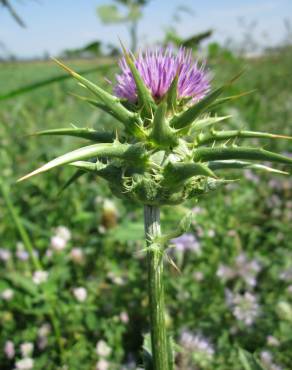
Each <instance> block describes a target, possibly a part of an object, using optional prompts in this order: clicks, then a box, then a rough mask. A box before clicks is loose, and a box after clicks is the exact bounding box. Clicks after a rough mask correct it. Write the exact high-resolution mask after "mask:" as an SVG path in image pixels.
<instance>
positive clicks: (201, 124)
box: [182, 116, 232, 137]
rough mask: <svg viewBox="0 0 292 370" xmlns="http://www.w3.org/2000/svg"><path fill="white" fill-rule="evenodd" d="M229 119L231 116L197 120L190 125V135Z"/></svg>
mask: <svg viewBox="0 0 292 370" xmlns="http://www.w3.org/2000/svg"><path fill="white" fill-rule="evenodd" d="M231 117H232V116H223V117H205V118H201V119H198V120H196V121H195V122H194V123H193V124H192V127H191V131H190V134H192V133H194V132H197V131H201V130H203V129H205V128H206V127H209V126H213V125H215V124H216V123H218V122H221V121H224V120H226V119H228V118H231ZM182 130H184V129H182ZM199 137H200V136H199Z"/></svg>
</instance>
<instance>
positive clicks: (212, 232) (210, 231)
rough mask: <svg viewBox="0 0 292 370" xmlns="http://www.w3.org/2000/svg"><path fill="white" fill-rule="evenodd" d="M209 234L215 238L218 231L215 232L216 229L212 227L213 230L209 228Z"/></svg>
mask: <svg viewBox="0 0 292 370" xmlns="http://www.w3.org/2000/svg"><path fill="white" fill-rule="evenodd" d="M207 235H208V237H209V238H214V237H215V235H216V232H215V230H212V229H211V230H208V232H207Z"/></svg>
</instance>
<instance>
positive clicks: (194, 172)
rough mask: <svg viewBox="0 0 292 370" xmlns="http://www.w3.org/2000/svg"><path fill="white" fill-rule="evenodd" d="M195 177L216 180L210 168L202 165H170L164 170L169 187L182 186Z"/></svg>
mask: <svg viewBox="0 0 292 370" xmlns="http://www.w3.org/2000/svg"><path fill="white" fill-rule="evenodd" d="M193 176H208V177H213V178H216V175H215V174H214V172H213V171H212V170H211V169H210V168H208V167H207V166H205V165H203V164H200V163H183V162H177V163H169V164H168V165H167V166H166V167H165V169H164V183H165V186H167V187H171V186H175V185H178V184H181V183H183V182H185V181H186V180H188V179H189V178H190V177H193Z"/></svg>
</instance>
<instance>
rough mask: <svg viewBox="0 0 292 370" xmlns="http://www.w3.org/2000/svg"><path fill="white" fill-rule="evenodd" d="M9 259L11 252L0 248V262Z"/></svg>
mask: <svg viewBox="0 0 292 370" xmlns="http://www.w3.org/2000/svg"><path fill="white" fill-rule="evenodd" d="M10 258H11V252H10V251H9V250H8V249H5V248H0V261H3V262H7V261H9V260H10Z"/></svg>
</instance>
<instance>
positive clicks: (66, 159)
mask: <svg viewBox="0 0 292 370" xmlns="http://www.w3.org/2000/svg"><path fill="white" fill-rule="evenodd" d="M143 153H144V150H143V148H142V147H141V145H138V144H137V145H128V144H119V143H116V142H115V143H113V144H108V143H106V144H94V145H89V146H86V147H83V148H80V149H77V150H73V151H72V152H69V153H66V154H64V155H62V156H60V157H58V158H55V159H53V160H52V161H50V162H48V163H46V164H45V165H43V166H42V167H40V168H38V169H37V170H35V171H33V172H31V173H29V174H28V175H26V176H23V177H22V178H21V179H19V180H18V181H23V180H26V179H28V178H30V177H32V176H35V175H37V174H39V173H42V172H46V171H49V170H51V169H53V168H55V167H59V166H62V165H64V164H68V163H71V162H76V161H79V160H83V159H88V158H92V157H108V158H124V159H128V160H135V159H137V158H139V157H141V155H142V154H143Z"/></svg>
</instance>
